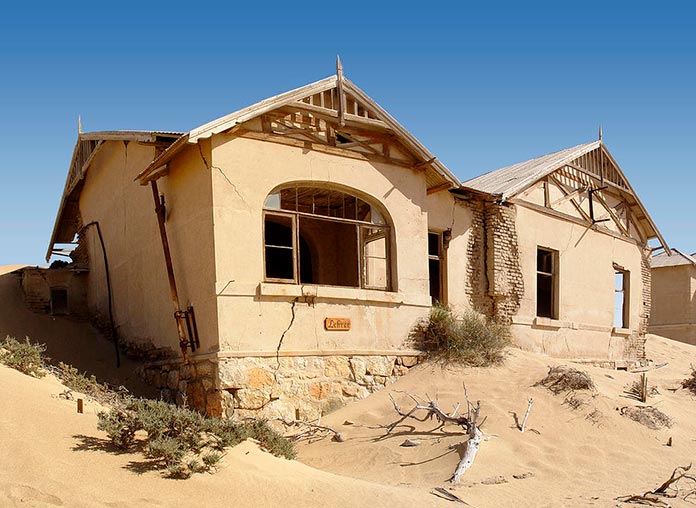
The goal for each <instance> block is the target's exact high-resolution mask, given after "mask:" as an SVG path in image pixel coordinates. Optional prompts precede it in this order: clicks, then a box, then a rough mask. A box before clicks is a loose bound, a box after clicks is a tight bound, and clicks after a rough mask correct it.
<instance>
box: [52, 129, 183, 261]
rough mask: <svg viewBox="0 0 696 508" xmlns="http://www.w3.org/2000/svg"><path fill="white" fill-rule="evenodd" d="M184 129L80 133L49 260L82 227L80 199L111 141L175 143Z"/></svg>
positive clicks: (57, 216)
mask: <svg viewBox="0 0 696 508" xmlns="http://www.w3.org/2000/svg"><path fill="white" fill-rule="evenodd" d="M178 136H181V133H180V132H167V131H98V132H80V133H78V135H77V141H76V142H75V148H74V150H73V155H72V159H71V161H70V168H69V169H68V176H67V178H66V179H65V186H64V187H63V195H62V197H61V199H60V205H58V213H57V214H56V221H55V223H54V225H53V233H52V234H51V241H50V242H49V244H48V251H47V252H46V261H48V260H49V259H50V257H51V254H52V252H53V246H54V245H55V244H56V243H71V242H72V241H73V239H74V238H75V234H76V233H77V230H78V227H79V225H78V219H79V208H78V201H79V197H80V192H81V191H82V183H83V182H84V179H85V176H86V175H87V171H88V170H89V167H90V164H91V163H92V161H93V160H94V158H95V157H96V155H97V154H98V153H99V150H100V149H101V147H102V146H103V144H104V143H105V142H107V141H139V142H157V141H159V142H165V143H171V142H172V140H174V139H175V138H176V137H178Z"/></svg>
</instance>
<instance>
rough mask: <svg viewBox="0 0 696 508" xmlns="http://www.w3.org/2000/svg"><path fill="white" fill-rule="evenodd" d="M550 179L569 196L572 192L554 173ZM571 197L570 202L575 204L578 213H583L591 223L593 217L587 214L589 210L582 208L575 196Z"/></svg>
mask: <svg viewBox="0 0 696 508" xmlns="http://www.w3.org/2000/svg"><path fill="white" fill-rule="evenodd" d="M549 180H550V181H552V182H553V183H554V184H556V186H557V187H558V188H559V189H560V190H561V192H562V193H563V194H564V195H565V196H568V195H569V194H570V192H569V191H568V190H567V189H566V186H565V184H563V183H562V182H561V181H559V180H558V179H557V178H556V177H554V176H553V175H549ZM569 199H570V202H571V203H573V206H574V207H575V209H576V210H577V211H578V213H579V214H580V215H582V217H583V218H584V219H585V220H586V221H589V222H590V223H591V222H592V219H591V218H590V216H589V215H588V214H587V212H586V211H585V210H583V209H582V207H581V206H580V205H579V204H578V202H577V201H575V198H574V197H570V198H569Z"/></svg>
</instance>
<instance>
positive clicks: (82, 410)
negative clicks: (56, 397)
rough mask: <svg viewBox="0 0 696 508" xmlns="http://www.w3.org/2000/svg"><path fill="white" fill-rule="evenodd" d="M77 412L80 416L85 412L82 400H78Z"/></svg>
mask: <svg viewBox="0 0 696 508" xmlns="http://www.w3.org/2000/svg"><path fill="white" fill-rule="evenodd" d="M77 412H78V413H80V414H82V413H84V412H85V408H84V401H83V400H82V399H77Z"/></svg>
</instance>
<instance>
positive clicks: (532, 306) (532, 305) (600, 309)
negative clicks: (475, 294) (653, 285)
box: [512, 206, 643, 359]
mask: <svg viewBox="0 0 696 508" xmlns="http://www.w3.org/2000/svg"><path fill="white" fill-rule="evenodd" d="M517 234H518V238H519V253H520V266H521V270H522V273H523V277H524V287H525V292H524V295H523V297H522V300H521V302H520V309H519V312H518V313H517V315H516V316H515V317H514V318H513V325H512V327H513V333H514V336H515V339H516V341H517V342H518V343H519V344H520V345H521V346H523V347H524V348H526V349H530V350H533V351H540V352H545V353H547V354H550V355H552V356H564V357H571V358H609V359H621V358H622V357H623V352H624V343H625V340H626V337H627V336H628V335H629V334H633V335H636V334H638V333H639V327H640V313H641V310H642V306H643V301H642V298H641V289H642V281H641V256H642V253H641V247H639V246H638V245H636V244H634V243H631V242H629V241H625V240H621V239H618V238H616V237H614V236H611V235H608V234H605V233H602V232H599V231H595V230H592V229H588V228H586V227H585V226H582V225H579V224H575V223H572V222H569V221H566V220H563V219H561V218H557V217H552V216H549V215H546V214H542V213H540V212H537V211H535V210H530V209H528V208H525V207H524V206H517ZM537 247H545V248H549V249H553V250H556V251H558V253H559V254H558V272H557V273H558V275H557V276H558V279H559V283H558V292H559V295H558V319H557V320H549V319H546V318H537V317H536V252H537ZM613 263H616V264H618V265H620V266H622V267H624V268H625V269H626V270H628V271H629V272H630V288H629V305H630V316H629V325H630V326H629V329H628V330H615V331H613V330H614V325H613V323H614V269H613Z"/></svg>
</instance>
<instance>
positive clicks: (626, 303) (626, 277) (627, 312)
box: [612, 263, 631, 329]
mask: <svg viewBox="0 0 696 508" xmlns="http://www.w3.org/2000/svg"><path fill="white" fill-rule="evenodd" d="M613 268H614V284H613V287H614V303H616V294H617V293H622V294H623V298H622V302H621V305H622V307H621V327H620V328H623V329H629V328H630V327H631V305H630V302H631V272H630V271H629V270H626V269H625V268H623V267H621V266H619V265H617V264H616V263H614V266H613ZM619 274H621V276H622V281H621V282H622V284H621V289H616V276H617V275H619ZM612 318H613V323H612V324H613V325H614V327H616V308H615V307H614V314H613V316H612ZM617 328H618V327H617Z"/></svg>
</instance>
